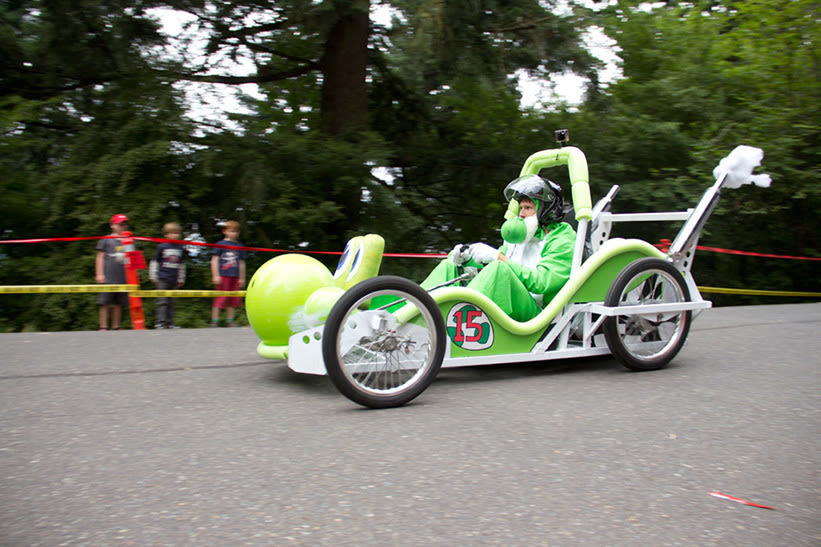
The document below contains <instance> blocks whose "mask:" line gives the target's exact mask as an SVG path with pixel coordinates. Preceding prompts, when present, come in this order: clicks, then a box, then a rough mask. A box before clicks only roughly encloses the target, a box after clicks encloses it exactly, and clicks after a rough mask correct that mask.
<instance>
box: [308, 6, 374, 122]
mask: <svg viewBox="0 0 821 547" xmlns="http://www.w3.org/2000/svg"><path fill="white" fill-rule="evenodd" d="M334 4H335V7H336V9H335V12H334V13H335V16H336V21H335V22H334V24H333V27H332V28H331V32H330V33H329V35H328V41H327V42H326V43H325V51H324V52H323V55H322V71H323V75H324V79H323V81H322V103H321V113H320V119H321V122H322V129H323V130H324V131H326V132H327V133H329V134H331V135H345V134H349V133H355V132H357V131H360V130H363V129H366V128H367V125H368V89H367V86H366V85H365V71H366V68H367V65H368V23H369V15H368V9H369V2H368V0H347V1H346V0H341V1H337V2H335V3H334Z"/></svg>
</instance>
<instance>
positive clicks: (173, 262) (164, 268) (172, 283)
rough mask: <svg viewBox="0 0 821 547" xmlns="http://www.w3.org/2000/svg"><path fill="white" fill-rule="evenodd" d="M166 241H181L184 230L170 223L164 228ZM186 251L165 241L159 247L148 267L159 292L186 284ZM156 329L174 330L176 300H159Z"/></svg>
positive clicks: (180, 246)
mask: <svg viewBox="0 0 821 547" xmlns="http://www.w3.org/2000/svg"><path fill="white" fill-rule="evenodd" d="M162 233H163V237H164V238H165V239H175V240H179V239H180V238H181V237H182V229H181V228H180V225H179V224H177V223H176V222H168V223H167V224H165V226H163V228H162ZM184 259H185V249H184V248H183V246H182V245H181V244H180V243H171V242H170V241H164V242H162V243H160V244H159V245H157V249H156V251H154V257H153V258H152V259H151V263H150V264H149V266H148V278H149V279H151V281H153V282H154V284H155V285H156V286H157V289H159V290H161V291H162V290H172V289H178V288H180V287H182V286H183V284H184V283H185V262H184ZM154 328H157V329H174V328H177V326H176V325H175V324H174V298H172V297H162V298H159V299H158V300H157V311H156V320H155V323H154Z"/></svg>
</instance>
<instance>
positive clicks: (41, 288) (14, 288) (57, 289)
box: [0, 284, 139, 294]
mask: <svg viewBox="0 0 821 547" xmlns="http://www.w3.org/2000/svg"><path fill="white" fill-rule="evenodd" d="M135 288H139V286H138V285H103V284H98V285H5V286H0V294H28V293H78V292H86V293H88V292H129V291H133V290H134V289H135Z"/></svg>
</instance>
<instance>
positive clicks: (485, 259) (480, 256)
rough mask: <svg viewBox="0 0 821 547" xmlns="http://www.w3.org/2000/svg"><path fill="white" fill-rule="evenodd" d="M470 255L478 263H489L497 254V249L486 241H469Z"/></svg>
mask: <svg viewBox="0 0 821 547" xmlns="http://www.w3.org/2000/svg"><path fill="white" fill-rule="evenodd" d="M470 256H471V257H473V260H475V261H476V262H478V263H479V264H490V263H491V262H493V261H494V260H496V258H497V257H498V256H499V250H498V249H494V248H493V247H491V246H490V245H488V244H487V243H471V244H470Z"/></svg>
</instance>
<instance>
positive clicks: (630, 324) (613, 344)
mask: <svg viewBox="0 0 821 547" xmlns="http://www.w3.org/2000/svg"><path fill="white" fill-rule="evenodd" d="M689 300H690V291H689V290H688V289H687V285H686V284H685V283H684V278H682V276H681V274H680V273H679V272H678V270H676V268H675V267H674V266H673V265H672V264H671V263H669V262H666V261H664V260H660V259H658V258H642V259H639V260H636V261H635V262H633V263H631V264H629V265H628V266H627V267H626V268H625V269H624V270H622V271H621V273H619V275H618V276H617V277H616V279H615V281H613V284H612V285H611V286H610V290H609V291H608V292H607V298H606V300H605V302H604V303H605V305H606V306H614V307H615V306H641V305H645V304H671V303H677V302H687V301H689ZM691 315H692V314H691V312H690V311H671V312H662V313H655V314H652V315H615V316H612V317H608V318H607V319H605V321H604V336H605V340H606V341H607V347H609V348H610V351H611V352H612V353H613V355H614V356H615V357H616V358H617V359H618V360H619V362H621V363H622V364H623V365H624V366H626V367H627V368H629V369H632V370H656V369H660V368H663V367H665V366H666V365H667V364H668V363H669V362H670V361H671V360H672V359H673V357H675V356H676V354H677V353H678V352H679V350H680V349H681V347H682V346H683V345H684V342H685V340H686V339H687V333H688V332H689V331H690V321H691Z"/></svg>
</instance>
